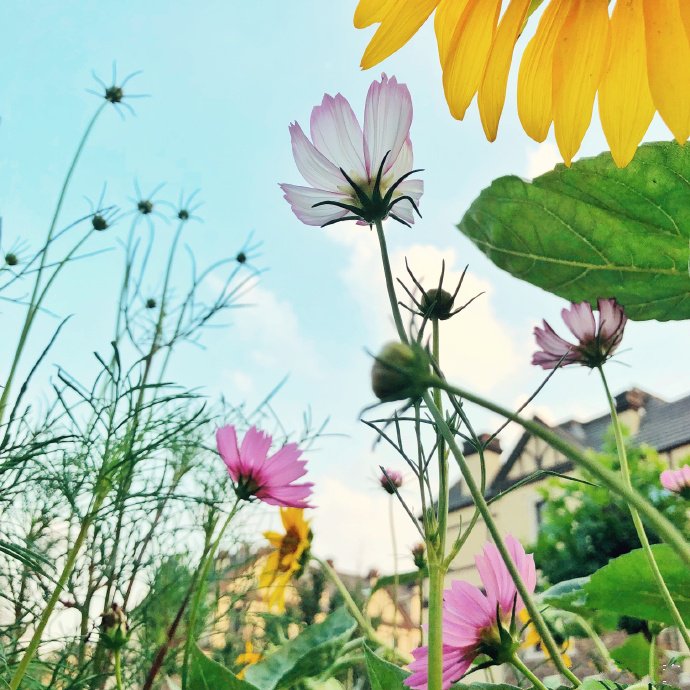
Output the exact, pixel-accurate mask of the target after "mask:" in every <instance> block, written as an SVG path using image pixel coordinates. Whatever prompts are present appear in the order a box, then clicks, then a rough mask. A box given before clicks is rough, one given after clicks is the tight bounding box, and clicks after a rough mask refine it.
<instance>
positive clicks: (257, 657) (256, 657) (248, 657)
mask: <svg viewBox="0 0 690 690" xmlns="http://www.w3.org/2000/svg"><path fill="white" fill-rule="evenodd" d="M261 659H262V656H261V654H259V653H258V652H255V651H254V645H253V644H252V643H251V642H250V641H249V640H247V642H245V645H244V653H243V654H239V655H238V657H237V659H235V664H237V665H238V666H242V667H243V668H242V670H241V671H240V672H239V673H238V674H237V677H238V678H244V672H245V671H246V670H247V668H249V667H250V666H252V665H253V664H256V663H257V662H259V661H261Z"/></svg>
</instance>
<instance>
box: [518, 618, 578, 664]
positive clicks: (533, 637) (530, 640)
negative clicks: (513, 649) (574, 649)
mask: <svg viewBox="0 0 690 690" xmlns="http://www.w3.org/2000/svg"><path fill="white" fill-rule="evenodd" d="M518 618H519V619H520V622H521V623H522V624H523V625H525V626H526V627H525V640H524V642H523V643H522V645H520V646H521V647H522V649H534V647H539V650H540V651H541V652H542V653H543V654H544V655H545V656H546V657H547V658H551V656H550V654H549V650H548V649H547V648H546V647H545V646H544V644H543V643H542V640H541V636H540V635H539V631H538V630H537V629H536V628H535V627H534V625H533V624H532V621H531V620H530V617H529V613H527V609H522V611H520V613H518ZM567 648H568V640H566V641H565V642H564V643H563V644H562V645H561V659H563V663H564V664H565V665H566V666H567V667H568V668H570V667H571V666H572V665H573V662H572V660H571V659H570V657H569V656H568V654H567V653H566V651H565V650H566V649H567Z"/></svg>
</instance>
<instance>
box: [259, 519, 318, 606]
mask: <svg viewBox="0 0 690 690" xmlns="http://www.w3.org/2000/svg"><path fill="white" fill-rule="evenodd" d="M280 517H281V520H282V521H283V527H284V528H285V534H279V533H278V532H264V536H265V537H266V539H268V541H269V543H270V544H271V546H272V547H273V549H274V551H273V552H272V553H270V554H269V556H268V558H267V559H266V564H265V565H264V567H263V570H262V571H261V574H260V575H259V588H260V589H261V590H262V592H263V599H264V601H265V602H266V603H267V604H268V606H269V608H271V609H273V608H275V609H277V610H278V611H280V612H281V613H282V612H283V611H284V610H285V588H286V587H287V585H288V584H289V583H290V580H291V579H292V578H293V577H299V575H301V573H302V571H303V570H304V567H305V565H306V563H307V561H308V560H309V548H310V547H311V540H312V536H313V535H312V531H311V528H310V527H309V521H307V520H305V519H304V510H302V509H301V508H281V509H280Z"/></svg>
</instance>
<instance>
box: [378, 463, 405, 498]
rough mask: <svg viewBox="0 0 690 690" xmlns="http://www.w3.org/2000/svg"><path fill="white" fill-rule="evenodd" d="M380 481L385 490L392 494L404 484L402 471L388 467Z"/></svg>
mask: <svg viewBox="0 0 690 690" xmlns="http://www.w3.org/2000/svg"><path fill="white" fill-rule="evenodd" d="M379 483H380V484H381V488H382V489H384V491H386V492H388V493H389V494H391V495H392V494H394V493H395V490H396V489H399V488H400V487H401V486H402V485H403V476H402V472H398V470H391V469H390V468H388V469H386V471H385V473H384V472H381V476H380V477H379Z"/></svg>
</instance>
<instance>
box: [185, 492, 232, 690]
mask: <svg viewBox="0 0 690 690" xmlns="http://www.w3.org/2000/svg"><path fill="white" fill-rule="evenodd" d="M239 509H240V499H239V498H238V499H236V500H235V504H234V505H233V507H232V510H231V511H230V513H229V514H228V517H227V518H226V519H225V522H224V523H223V526H222V527H221V528H220V532H218V536H217V537H216V538H215V540H214V541H213V543H212V544H211V547H210V548H209V550H208V553H206V554H205V556H202V559H201V562H200V563H199V568H198V569H197V572H196V574H195V576H194V579H195V582H196V589H195V591H194V598H193V599H192V605H191V606H190V608H189V621H188V625H187V639H186V640H185V645H184V659H183V662H182V690H186V688H187V678H188V675H189V655H190V653H191V651H192V645H193V644H194V641H195V638H194V628H195V627H196V619H197V615H198V613H199V605H200V604H201V595H202V594H203V592H204V583H205V582H206V578H207V576H208V571H209V569H210V568H211V564H212V563H213V559H214V557H215V555H216V551H217V550H218V546H219V544H220V540H221V539H222V538H223V535H224V534H225V530H226V529H227V528H228V526H229V525H230V522H231V521H232V519H233V518H234V517H235V515H237V512H238V511H239ZM197 575H198V577H197Z"/></svg>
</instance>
